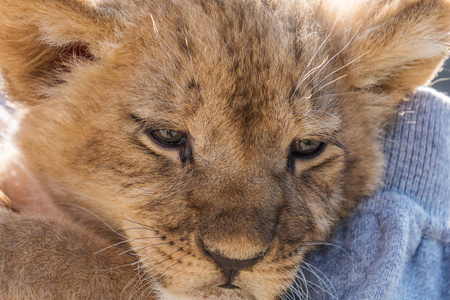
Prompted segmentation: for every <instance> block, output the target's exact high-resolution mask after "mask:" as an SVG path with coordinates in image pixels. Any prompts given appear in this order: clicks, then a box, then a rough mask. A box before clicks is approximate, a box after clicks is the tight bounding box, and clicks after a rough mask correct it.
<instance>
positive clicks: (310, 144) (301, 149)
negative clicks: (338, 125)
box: [292, 140, 325, 159]
mask: <svg viewBox="0 0 450 300" xmlns="http://www.w3.org/2000/svg"><path fill="white" fill-rule="evenodd" d="M324 148H325V144H324V143H322V142H319V141H316V140H298V141H295V142H294V143H293V144H292V153H293V154H294V155H296V156H297V157H300V158H305V159H308V158H313V157H314V156H316V155H318V154H319V153H321V152H322V150H323V149H324Z"/></svg>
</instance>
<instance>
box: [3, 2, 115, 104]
mask: <svg viewBox="0 0 450 300" xmlns="http://www.w3.org/2000/svg"><path fill="white" fill-rule="evenodd" d="M97 2H98V1H95V0H71V1H68V0H64V1H62V0H38V1H28V0H2V4H1V5H0V15H1V16H2V17H1V18H0V67H1V70H2V73H3V75H4V77H5V88H6V90H7V93H8V95H9V96H10V97H12V98H13V99H14V100H15V101H22V102H30V101H34V100H32V99H30V95H34V96H33V97H35V98H39V97H40V96H39V93H40V90H41V88H42V87H45V86H51V85H55V84H58V83H61V82H62V81H63V80H62V79H61V76H62V75H64V74H65V73H67V72H68V71H70V68H71V65H73V64H74V63H77V62H81V61H85V62H86V61H94V60H96V59H100V58H101V55H102V54H101V53H102V45H104V44H107V43H106V42H109V41H108V39H112V38H113V36H114V34H115V29H117V24H118V23H119V22H118V20H117V19H118V18H117V16H118V12H117V11H115V10H114V7H112V8H111V9H109V10H107V9H105V8H104V7H99V6H98V3H97ZM104 2H108V1H104Z"/></svg>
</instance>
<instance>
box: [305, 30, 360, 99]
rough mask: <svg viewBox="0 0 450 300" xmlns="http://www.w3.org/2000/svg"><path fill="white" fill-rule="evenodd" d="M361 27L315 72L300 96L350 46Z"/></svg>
mask: <svg viewBox="0 0 450 300" xmlns="http://www.w3.org/2000/svg"><path fill="white" fill-rule="evenodd" d="M361 26H362V25H359V27H358V29H357V30H356V32H355V34H354V35H353V36H352V37H351V39H350V40H349V41H348V42H347V44H346V45H345V46H344V47H343V48H342V49H341V50H339V52H338V53H336V54H335V55H334V56H333V57H332V58H330V59H329V60H328V61H327V62H326V64H324V65H323V66H322V68H320V70H319V71H318V72H317V74H316V75H315V76H314V77H313V78H312V79H311V80H310V81H309V82H308V83H307V84H306V85H305V86H304V87H303V89H302V90H301V92H300V94H302V93H303V92H304V90H305V88H306V87H307V86H309V85H310V84H311V82H312V81H313V80H314V79H316V78H317V76H319V75H320V73H322V71H323V69H324V68H325V67H326V66H327V65H328V64H329V63H330V62H332V61H333V60H334V59H335V58H336V57H337V56H338V55H339V54H341V53H342V52H343V51H344V50H345V49H346V48H347V47H348V46H349V45H350V44H351V42H352V41H353V40H354V39H355V37H356V35H357V34H358V32H359V30H360V29H361Z"/></svg>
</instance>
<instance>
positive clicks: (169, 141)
mask: <svg viewBox="0 0 450 300" xmlns="http://www.w3.org/2000/svg"><path fill="white" fill-rule="evenodd" d="M150 133H151V135H152V136H153V137H154V138H155V139H156V141H158V142H159V143H161V144H164V145H169V146H177V145H181V144H183V143H184V142H186V134H184V133H183V132H181V131H178V130H172V129H158V130H154V131H152V132H150Z"/></svg>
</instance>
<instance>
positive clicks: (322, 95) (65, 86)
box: [0, 0, 450, 299]
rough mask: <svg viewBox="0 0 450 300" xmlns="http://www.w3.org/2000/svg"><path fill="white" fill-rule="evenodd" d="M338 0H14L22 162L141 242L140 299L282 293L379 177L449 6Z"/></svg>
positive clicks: (436, 49)
mask: <svg viewBox="0 0 450 300" xmlns="http://www.w3.org/2000/svg"><path fill="white" fill-rule="evenodd" d="M334 3H335V2H332V1H325V0H324V1H315V0H314V1H312V0H311V1H306V0H301V1H300V0H298V1H288V0H266V1H257V0H250V1H248V0H221V1H219V0H216V1H211V0H189V1H176V0H170V1H166V0H164V1H162V0H143V1H108V0H104V1H102V0H97V1H94V0H83V1H82V0H65V1H63V0H45V1H44V0H39V1H32V2H30V1H27V0H14V1H12V0H3V1H2V3H1V4H0V15H1V16H2V17H1V18H0V67H1V68H2V70H3V75H4V77H5V81H6V82H5V87H6V89H5V90H6V92H7V94H8V97H9V99H10V100H12V101H14V102H17V103H18V104H19V105H20V106H22V107H24V108H25V109H26V111H25V114H24V116H23V118H22V120H21V124H20V128H19V131H18V133H17V138H16V143H17V145H18V148H19V149H20V151H21V153H22V159H23V162H24V163H25V164H26V166H27V167H28V168H29V169H30V170H31V171H32V172H33V173H34V174H35V175H36V176H37V178H38V179H39V180H40V181H41V183H42V185H43V186H44V187H45V188H46V189H47V192H48V193H50V194H51V195H52V197H53V199H54V201H55V203H57V204H58V205H61V206H62V207H64V208H66V209H67V210H73V207H81V208H83V209H86V210H88V211H90V212H92V213H93V214H95V215H96V216H98V217H100V218H101V219H102V220H103V221H104V222H105V223H107V224H109V225H110V226H111V227H112V228H113V229H114V230H116V231H118V232H121V233H122V234H123V236H124V237H125V238H126V239H127V240H128V241H129V244H130V245H131V247H132V249H133V251H135V252H136V253H137V254H138V256H139V258H140V261H141V263H142V266H143V268H144V270H145V272H146V275H145V276H146V278H147V279H146V281H145V284H143V285H139V283H137V286H136V289H135V290H136V295H139V296H141V295H142V296H145V295H146V294H147V293H149V290H150V289H151V290H152V291H156V292H158V293H159V294H160V295H161V298H163V299H168V298H170V297H173V298H174V299H200V298H203V299H206V298H208V299H219V298H220V299H273V298H275V297H277V295H280V294H281V293H282V292H283V291H284V290H285V289H286V288H287V287H288V285H289V283H290V282H291V281H292V279H293V278H294V276H295V272H294V271H295V270H296V266H297V265H298V264H300V263H301V261H302V259H303V257H304V255H305V253H306V252H307V251H309V250H310V249H311V248H312V247H313V246H314V245H315V244H317V243H320V242H321V241H324V240H325V239H326V237H327V235H328V234H329V233H330V231H331V230H332V228H333V226H334V225H335V224H336V223H337V222H338V220H339V219H340V218H341V217H342V216H344V215H345V214H346V213H347V212H349V210H351V208H352V206H353V204H354V203H355V200H356V199H357V198H358V197H360V196H363V195H367V194H369V193H371V192H372V191H373V190H374V189H375V188H376V187H377V184H378V183H379V178H380V175H381V172H382V166H383V162H382V155H381V153H380V149H379V145H378V143H379V142H378V136H379V134H380V132H382V130H383V128H384V127H385V126H386V123H387V122H388V120H389V118H390V116H391V115H393V114H394V112H395V108H396V107H397V105H398V104H399V103H400V102H401V101H402V100H403V99H404V98H405V97H406V96H407V94H408V93H411V92H412V91H413V89H414V88H415V87H416V86H418V85H421V84H424V83H427V81H428V80H429V79H430V78H431V77H432V75H433V74H434V72H435V70H436V68H438V67H439V65H440V63H441V61H442V60H443V59H444V57H445V54H446V43H448V42H449V36H448V34H449V28H450V4H449V2H448V1H446V0H434V1H432V0H422V1H419V0H402V1H400V0H395V1H360V2H357V1H349V2H348V3H346V4H345V5H344V4H343V3H342V1H339V2H337V1H336V3H340V6H336V5H334ZM73 213H74V214H75V212H73ZM140 283H142V281H140Z"/></svg>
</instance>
